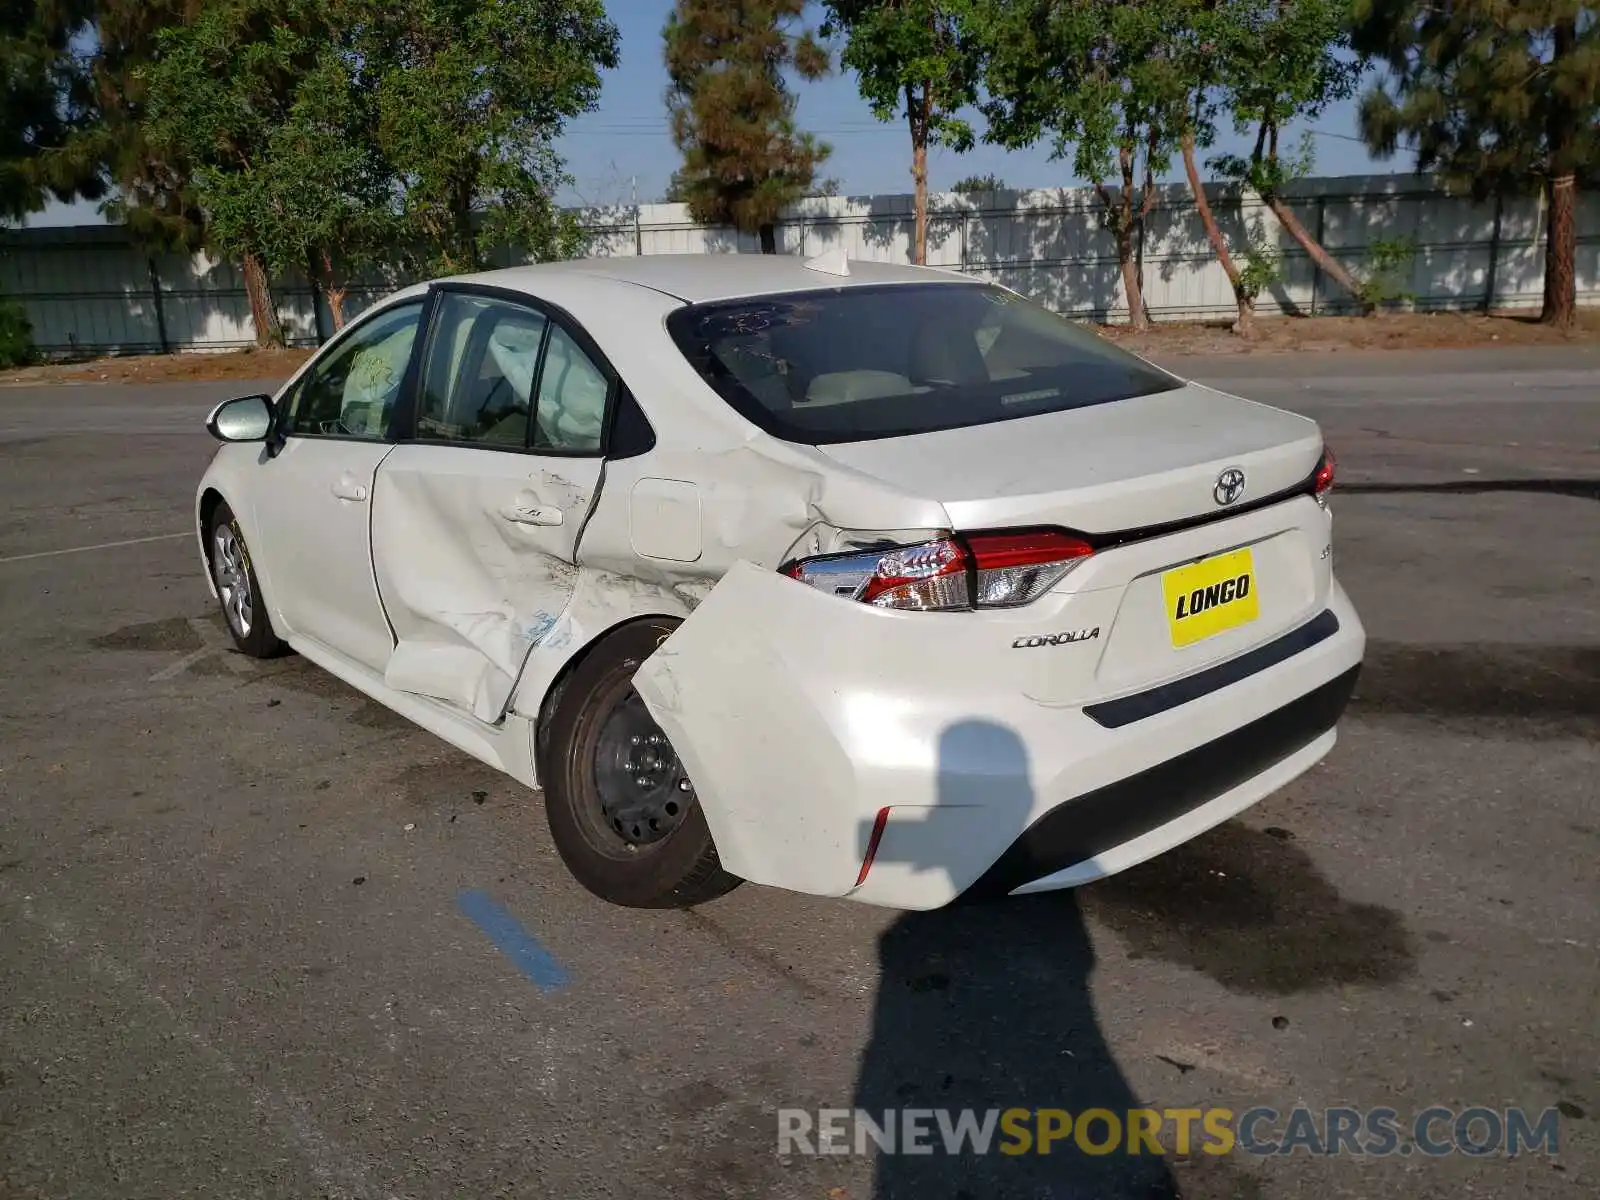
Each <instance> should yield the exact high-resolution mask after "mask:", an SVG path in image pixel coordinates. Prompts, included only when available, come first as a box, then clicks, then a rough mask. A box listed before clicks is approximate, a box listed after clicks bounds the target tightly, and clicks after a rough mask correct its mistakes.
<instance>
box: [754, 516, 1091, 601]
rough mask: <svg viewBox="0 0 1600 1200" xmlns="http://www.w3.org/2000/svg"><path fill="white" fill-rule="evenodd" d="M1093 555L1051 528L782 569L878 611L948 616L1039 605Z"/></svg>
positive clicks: (980, 535) (966, 538) (813, 561)
mask: <svg viewBox="0 0 1600 1200" xmlns="http://www.w3.org/2000/svg"><path fill="white" fill-rule="evenodd" d="M1093 553H1094V549H1093V547H1091V546H1090V545H1089V544H1088V543H1087V542H1084V541H1081V540H1080V539H1078V538H1075V537H1071V536H1069V535H1068V534H1065V533H1060V532H1057V531H1054V530H1044V531H1038V532H1021V533H977V534H971V535H965V536H959V535H958V536H956V537H947V538H939V539H937V540H936V541H931V542H919V543H918V544H916V545H914V546H889V547H885V548H883V549H881V550H868V551H864V552H861V553H851V554H830V555H825V556H822V557H820V558H805V559H800V560H799V561H797V562H791V563H787V564H785V565H784V567H783V568H782V571H783V573H784V574H785V575H787V576H789V577H790V578H791V579H797V580H799V581H800V582H801V583H806V584H810V585H811V586H812V587H814V588H818V589H820V590H822V591H825V592H829V593H831V594H832V595H835V596H841V597H844V598H846V599H850V600H859V601H861V602H862V603H864V604H873V605H876V606H877V607H879V608H895V609H907V610H913V611H921V612H949V611H951V610H955V609H964V608H1015V607H1017V606H1018V605H1020V604H1027V603H1028V602H1029V601H1032V600H1037V599H1038V598H1039V597H1040V596H1042V595H1044V593H1045V592H1047V591H1049V590H1050V589H1051V588H1052V587H1054V586H1055V585H1056V584H1057V583H1058V582H1060V580H1061V578H1062V577H1063V576H1064V575H1066V573H1067V572H1068V571H1070V570H1072V568H1073V567H1075V566H1077V565H1078V563H1079V562H1080V561H1082V560H1083V559H1085V558H1087V557H1088V556H1089V555H1091V554H1093Z"/></svg>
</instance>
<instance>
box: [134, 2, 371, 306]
mask: <svg viewBox="0 0 1600 1200" xmlns="http://www.w3.org/2000/svg"><path fill="white" fill-rule="evenodd" d="M330 17H332V18H333V19H334V21H335V22H336V21H337V12H336V10H334V9H332V8H330V6H329V5H328V4H326V3H313V2H312V0H226V2H224V3H220V4H217V3H213V4H211V5H210V6H208V7H207V8H206V9H204V10H203V11H201V13H200V14H199V15H198V16H197V18H196V20H195V22H194V23H193V24H191V25H185V26H180V27H177V28H174V29H172V30H169V31H167V33H166V34H165V35H164V36H163V38H162V40H161V51H162V53H161V55H160V57H159V59H158V60H157V62H156V63H155V64H153V65H152V67H151V68H150V70H149V72H148V78H147V83H148V85H149V89H150V90H149V108H148V118H147V125H148V133H149V135H150V137H151V141H152V144H153V145H155V146H157V147H158V148H161V149H169V150H172V151H173V152H174V153H176V154H177V155H180V156H182V157H184V158H185V159H187V160H188V161H191V162H193V163H195V164H196V168H195V173H194V174H195V178H194V191H195V194H196V197H197V199H198V200H199V202H200V204H201V205H202V207H203V208H204V210H205V214H206V219H207V235H208V241H209V242H210V244H211V245H212V246H213V248H215V249H217V250H219V251H221V252H222V253H224V254H227V255H230V256H236V257H238V258H240V259H241V260H242V261H243V262H244V264H245V272H246V287H247V291H248V292H249V294H250V296H251V301H252V315H253V316H254V317H255V318H256V320H257V330H258V334H259V333H262V332H265V333H268V334H269V335H270V331H271V328H272V324H273V320H272V316H271V311H272V310H271V304H270V300H268V299H267V295H268V289H267V285H266V282H265V281H266V279H267V278H269V277H270V276H272V275H279V276H281V275H283V274H285V273H286V272H289V271H291V270H297V269H298V270H304V271H307V272H309V273H310V274H311V275H312V276H313V278H317V279H319V280H320V282H321V284H322V286H323V288H324V290H325V293H326V295H327V298H328V307H329V310H330V311H331V313H332V314H333V323H334V327H335V328H336V329H339V328H343V326H344V298H345V295H346V291H347V286H346V280H347V277H348V272H349V271H351V270H354V269H357V268H359V267H361V266H364V265H366V264H368V263H370V262H372V261H373V260H374V259H375V258H377V257H378V256H379V255H380V254H381V253H383V252H384V251H385V250H386V249H387V248H388V244H389V243H390V242H391V241H392V240H393V238H394V236H395V233H396V231H397V228H398V220H397V214H396V209H395V197H396V188H397V181H396V179H395V178H394V175H393V173H392V172H391V171H390V170H389V169H388V164H387V163H386V162H385V160H384V159H383V157H382V155H381V154H380V153H379V152H378V149H377V147H376V145H375V144H374V142H373V139H372V136H371V134H372V130H373V129H374V127H375V125H376V120H375V113H374V107H375V106H374V103H373V96H372V91H371V89H370V88H368V87H365V86H363V81H362V79H361V77H360V72H359V71H358V69H357V66H356V59H355V56H354V55H353V54H352V53H351V51H350V49H349V47H348V46H347V45H346V44H343V43H342V41H341V32H340V28H339V26H338V25H337V24H336V23H330V19H329V18H330Z"/></svg>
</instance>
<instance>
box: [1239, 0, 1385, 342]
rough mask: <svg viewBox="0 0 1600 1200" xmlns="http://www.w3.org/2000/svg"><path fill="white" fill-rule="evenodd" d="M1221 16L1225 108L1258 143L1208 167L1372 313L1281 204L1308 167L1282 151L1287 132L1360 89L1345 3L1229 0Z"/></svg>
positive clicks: (1356, 286) (1302, 157)
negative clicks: (1256, 200)
mask: <svg viewBox="0 0 1600 1200" xmlns="http://www.w3.org/2000/svg"><path fill="white" fill-rule="evenodd" d="M1226 9H1227V12H1226V14H1225V19H1223V20H1221V21H1219V22H1217V23H1216V24H1215V25H1214V26H1212V29H1213V31H1214V33H1215V35H1216V55H1215V58H1214V62H1215V63H1216V64H1217V67H1218V71H1219V74H1220V87H1221V94H1222V104H1223V106H1224V107H1225V108H1226V109H1228V111H1230V112H1231V113H1232V114H1233V120H1234V124H1235V127H1236V128H1237V129H1238V131H1239V132H1240V133H1245V134H1251V133H1253V134H1254V135H1255V141H1254V144H1253V147H1252V149H1251V151H1250V153H1249V154H1248V155H1238V154H1229V155H1219V156H1218V157H1217V158H1215V159H1213V160H1212V164H1211V165H1212V166H1213V167H1214V168H1215V169H1216V170H1217V171H1218V172H1219V173H1220V174H1221V175H1223V177H1225V178H1228V179H1231V180H1233V181H1234V182H1236V183H1238V184H1241V185H1243V186H1245V187H1249V188H1251V189H1252V190H1254V191H1255V192H1256V193H1257V194H1259V195H1260V196H1261V199H1262V200H1263V201H1264V202H1265V203H1266V205H1267V207H1268V208H1270V209H1271V210H1272V213H1273V215H1274V216H1275V217H1277V218H1278V220H1279V222H1281V223H1282V225H1283V227H1284V228H1285V229H1287V230H1288V231H1289V235H1290V236H1291V237H1293V238H1294V240H1295V241H1296V242H1298V243H1299V244H1300V246H1301V248H1302V249H1304V250H1305V252H1306V253H1307V254H1308V255H1309V256H1310V257H1311V259H1312V261H1314V262H1315V263H1316V264H1317V265H1318V266H1319V267H1320V268H1321V269H1322V271H1323V273H1324V274H1325V275H1327V276H1328V277H1329V278H1330V279H1332V280H1333V281H1334V282H1335V283H1337V284H1338V285H1339V286H1340V287H1341V288H1343V289H1344V290H1345V291H1346V292H1348V293H1349V294H1350V296H1351V297H1352V298H1354V299H1355V300H1356V301H1357V303H1358V304H1361V307H1362V308H1363V310H1365V311H1368V312H1370V311H1372V308H1371V306H1370V305H1368V304H1365V303H1364V302H1363V301H1362V299H1361V285H1360V283H1359V282H1358V281H1357V280H1356V279H1355V278H1354V277H1353V276H1352V275H1351V274H1350V272H1349V271H1347V270H1346V269H1345V268H1344V265H1343V264H1342V263H1340V262H1339V260H1338V259H1336V258H1334V257H1333V255H1331V254H1329V253H1328V252H1327V250H1326V249H1324V248H1323V246H1322V244H1321V243H1320V242H1318V241H1317V239H1316V238H1315V237H1314V236H1313V235H1312V234H1311V233H1310V232H1309V231H1308V230H1307V229H1306V227H1305V226H1304V225H1302V224H1301V223H1300V220H1299V218H1297V217H1296V216H1295V215H1294V212H1293V210H1292V209H1290V207H1289V205H1288V204H1287V203H1286V202H1285V201H1284V199H1283V189H1284V188H1285V187H1286V186H1287V185H1288V184H1289V183H1291V182H1292V181H1293V180H1294V179H1295V178H1297V177H1298V176H1300V175H1302V174H1304V173H1305V172H1306V171H1307V170H1308V169H1309V165H1310V161H1311V156H1310V152H1309V145H1308V144H1307V145H1303V146H1302V147H1301V149H1300V150H1299V151H1298V152H1296V151H1295V150H1293V149H1291V148H1290V147H1287V146H1280V141H1281V139H1282V135H1283V131H1284V128H1285V127H1286V126H1287V125H1289V124H1290V123H1291V122H1293V121H1297V120H1312V119H1315V118H1316V117H1318V116H1320V115H1321V114H1322V112H1323V111H1324V110H1325V109H1326V108H1327V107H1328V105H1330V104H1333V103H1336V102H1337V101H1340V100H1344V99H1346V98H1348V97H1349V96H1350V95H1351V94H1352V93H1353V92H1354V91H1355V89H1356V86H1357V84H1358V83H1359V82H1360V78H1361V74H1362V66H1361V64H1360V62H1358V61H1357V60H1356V59H1354V58H1353V57H1352V56H1351V54H1350V38H1349V28H1348V26H1349V18H1350V0H1229V2H1228V4H1227V5H1226Z"/></svg>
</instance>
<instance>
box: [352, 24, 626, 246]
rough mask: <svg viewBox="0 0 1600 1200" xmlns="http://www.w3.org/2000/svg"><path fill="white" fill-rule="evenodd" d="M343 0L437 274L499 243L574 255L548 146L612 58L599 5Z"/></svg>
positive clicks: (408, 210) (593, 97)
mask: <svg viewBox="0 0 1600 1200" xmlns="http://www.w3.org/2000/svg"><path fill="white" fill-rule="evenodd" d="M347 2H349V3H350V4H351V7H352V11H353V14H354V17H355V19H354V20H353V21H352V22H351V26H350V27H351V28H352V30H353V35H352V48H353V53H354V55H355V57H356V61H358V62H360V63H361V74H362V76H363V78H364V79H366V80H369V81H370V83H371V86H373V87H374V88H375V93H376V106H377V107H376V111H377V140H378V145H379V146H380V148H381V150H382V153H383V155H384V157H385V159H386V160H387V161H388V163H389V164H390V166H391V167H392V169H393V170H394V171H395V173H396V175H397V176H398V178H399V180H400V182H401V188H402V191H401V196H402V200H401V210H402V215H403V217H404V219H405V223H406V227H407V228H408V229H409V230H411V231H413V232H414V234H415V236H416V237H417V238H418V239H419V240H420V241H421V242H423V243H424V244H425V245H426V246H428V247H430V248H431V250H432V258H433V262H432V265H433V266H435V267H437V268H438V269H440V270H443V271H463V270H474V269H477V268H479V267H481V266H482V265H484V263H485V262H487V260H488V257H489V254H490V253H491V252H492V251H493V250H494V248H495V247H497V246H514V247H516V248H518V249H520V250H522V251H523V252H525V253H527V254H529V255H531V256H532V257H533V258H535V259H552V258H562V257H568V256H570V255H572V254H573V253H575V252H577V250H578V249H579V248H580V247H581V245H582V241H583V232H582V229H581V228H580V225H579V222H578V219H577V218H576V216H574V215H573V214H571V213H568V212H564V211H563V210H562V209H561V208H560V207H559V206H558V205H557V204H556V200H555V196H556V193H557V192H558V191H559V190H560V188H561V187H562V185H564V184H566V183H568V182H570V180H569V177H568V176H567V174H566V172H565V164H564V163H563V161H562V159H561V157H560V156H559V155H558V154H557V153H556V151H555V140H556V139H557V138H558V137H559V136H560V135H561V132H562V130H563V128H564V127H565V125H566V122H567V121H568V120H569V119H571V118H573V117H575V116H578V115H579V114H581V113H585V112H589V111H591V110H593V109H594V107H595V106H596V104H597V103H598V102H599V97H600V72H601V70H602V69H603V68H612V67H615V66H616V65H617V62H618V35H617V27H616V26H615V25H614V24H612V22H611V21H610V20H609V19H608V18H607V17H606V12H605V7H604V5H603V4H602V3H601V0H498V2H497V3H493V4H486V3H483V0H407V2H406V3H404V4H395V3H389V2H387V0H347Z"/></svg>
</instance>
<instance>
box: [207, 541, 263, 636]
mask: <svg viewBox="0 0 1600 1200" xmlns="http://www.w3.org/2000/svg"><path fill="white" fill-rule="evenodd" d="M211 546H212V555H211V563H212V568H211V569H212V571H213V573H214V574H215V575H216V579H217V595H218V596H220V597H221V598H222V612H223V615H224V616H226V617H227V618H228V625H229V627H231V628H232V630H233V631H234V632H235V633H236V634H238V635H239V636H240V637H249V636H250V626H251V623H252V621H253V619H254V616H255V606H254V603H253V601H252V598H251V595H250V565H249V563H248V562H247V561H246V559H245V556H244V543H243V542H241V541H240V540H239V539H238V537H237V536H235V534H234V532H233V528H232V526H229V525H219V526H218V527H217V531H216V533H215V534H213V535H212V538H211Z"/></svg>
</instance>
